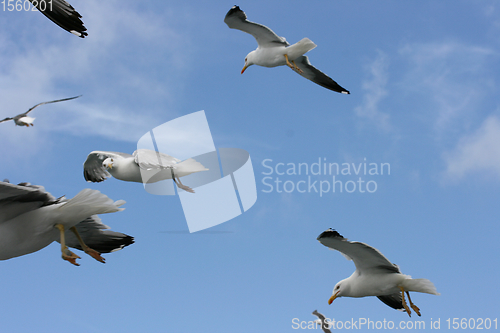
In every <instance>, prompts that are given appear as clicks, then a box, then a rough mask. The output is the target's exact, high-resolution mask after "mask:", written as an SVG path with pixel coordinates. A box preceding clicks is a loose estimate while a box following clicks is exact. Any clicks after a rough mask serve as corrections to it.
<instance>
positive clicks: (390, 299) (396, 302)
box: [377, 292, 405, 311]
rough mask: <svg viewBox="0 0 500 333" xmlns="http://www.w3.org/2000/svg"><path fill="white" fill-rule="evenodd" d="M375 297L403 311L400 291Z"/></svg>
mask: <svg viewBox="0 0 500 333" xmlns="http://www.w3.org/2000/svg"><path fill="white" fill-rule="evenodd" d="M377 298H378V299H379V300H381V301H382V302H384V304H386V305H388V306H390V307H391V308H393V309H396V310H403V311H405V310H404V307H403V299H402V297H401V293H400V292H398V293H395V294H392V295H384V296H377Z"/></svg>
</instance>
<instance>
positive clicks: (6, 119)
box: [0, 117, 14, 123]
mask: <svg viewBox="0 0 500 333" xmlns="http://www.w3.org/2000/svg"><path fill="white" fill-rule="evenodd" d="M12 119H14V118H10V117H7V118H5V119H2V120H0V123H3V122H4V121H9V120H12Z"/></svg>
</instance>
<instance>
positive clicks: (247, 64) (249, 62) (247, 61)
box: [241, 50, 255, 74]
mask: <svg viewBox="0 0 500 333" xmlns="http://www.w3.org/2000/svg"><path fill="white" fill-rule="evenodd" d="M254 56H255V50H253V51H252V52H250V53H249V54H247V56H246V57H245V66H243V69H242V70H241V74H243V72H245V70H246V69H247V68H248V67H250V66H252V65H253V64H254V62H253V59H254Z"/></svg>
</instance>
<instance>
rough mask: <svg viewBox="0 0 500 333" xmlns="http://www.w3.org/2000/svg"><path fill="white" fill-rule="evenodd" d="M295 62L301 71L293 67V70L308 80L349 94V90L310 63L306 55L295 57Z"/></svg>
mask: <svg viewBox="0 0 500 333" xmlns="http://www.w3.org/2000/svg"><path fill="white" fill-rule="evenodd" d="M295 64H296V65H297V67H298V68H300V70H301V71H302V73H301V72H299V71H297V70H295V69H294V71H295V72H297V73H299V74H300V75H302V76H303V77H305V78H306V79H308V80H311V81H313V82H314V83H316V84H319V85H320V86H322V87H324V88H326V89H330V90H333V91H336V92H338V93H342V94H350V92H349V91H348V90H346V89H344V88H342V87H341V86H340V85H339V84H338V83H337V82H335V81H334V80H333V79H332V78H331V77H329V76H328V75H326V74H325V73H323V72H322V71H320V70H319V69H317V68H316V67H314V66H313V65H311V63H310V62H309V58H308V57H307V56H300V57H298V58H297V59H295Z"/></svg>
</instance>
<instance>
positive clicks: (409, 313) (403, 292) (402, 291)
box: [399, 287, 411, 317]
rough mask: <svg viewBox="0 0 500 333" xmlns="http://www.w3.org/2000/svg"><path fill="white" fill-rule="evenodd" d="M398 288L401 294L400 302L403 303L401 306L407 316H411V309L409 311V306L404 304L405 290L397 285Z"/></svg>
mask: <svg viewBox="0 0 500 333" xmlns="http://www.w3.org/2000/svg"><path fill="white" fill-rule="evenodd" d="M399 289H401V296H402V303H403V307H404V308H405V310H406V313H408V316H410V317H411V311H410V308H409V307H408V305H406V301H405V290H404V288H403V287H399Z"/></svg>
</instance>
